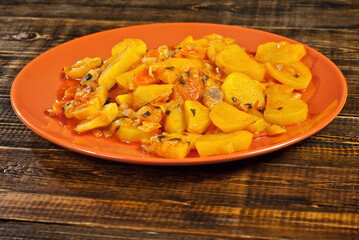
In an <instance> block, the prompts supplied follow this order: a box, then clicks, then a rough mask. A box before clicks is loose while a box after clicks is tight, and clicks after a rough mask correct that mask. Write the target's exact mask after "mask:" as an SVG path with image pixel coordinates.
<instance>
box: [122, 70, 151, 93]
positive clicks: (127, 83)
mask: <svg viewBox="0 0 359 240" xmlns="http://www.w3.org/2000/svg"><path fill="white" fill-rule="evenodd" d="M146 67H147V65H146V64H141V65H140V66H138V67H136V68H134V69H132V70H130V71H128V72H124V73H120V74H119V75H118V76H116V81H117V84H118V85H119V86H121V87H123V88H124V89H127V90H134V89H135V86H134V84H131V82H132V81H133V80H134V79H135V78H136V75H137V73H139V72H140V71H143V70H144V69H145V68H146Z"/></svg>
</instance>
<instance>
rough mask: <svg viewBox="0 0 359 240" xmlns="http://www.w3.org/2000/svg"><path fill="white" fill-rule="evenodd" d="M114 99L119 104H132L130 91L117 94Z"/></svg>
mask: <svg viewBox="0 0 359 240" xmlns="http://www.w3.org/2000/svg"><path fill="white" fill-rule="evenodd" d="M115 100H116V102H117V103H118V105H119V106H120V105H121V104H122V103H127V104H128V105H132V93H127V94H121V95H117V96H116V98H115Z"/></svg>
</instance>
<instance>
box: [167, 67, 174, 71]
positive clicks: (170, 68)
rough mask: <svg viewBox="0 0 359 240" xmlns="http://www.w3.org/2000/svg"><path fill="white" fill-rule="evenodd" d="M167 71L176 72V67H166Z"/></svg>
mask: <svg viewBox="0 0 359 240" xmlns="http://www.w3.org/2000/svg"><path fill="white" fill-rule="evenodd" d="M165 70H171V71H173V70H175V67H174V66H171V67H165Z"/></svg>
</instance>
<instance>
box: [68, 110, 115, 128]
mask: <svg viewBox="0 0 359 240" xmlns="http://www.w3.org/2000/svg"><path fill="white" fill-rule="evenodd" d="M117 114H118V108H117V104H116V103H109V104H106V105H105V106H103V107H102V108H101V110H100V111H98V112H97V113H96V114H95V115H94V116H93V117H91V118H90V119H86V120H83V121H81V122H80V123H79V124H78V125H77V126H76V127H75V129H74V130H75V131H76V132H78V133H83V132H86V131H88V130H92V129H95V128H99V127H104V126H107V125H109V124H110V123H111V122H112V121H113V120H114V119H115V118H116V116H117Z"/></svg>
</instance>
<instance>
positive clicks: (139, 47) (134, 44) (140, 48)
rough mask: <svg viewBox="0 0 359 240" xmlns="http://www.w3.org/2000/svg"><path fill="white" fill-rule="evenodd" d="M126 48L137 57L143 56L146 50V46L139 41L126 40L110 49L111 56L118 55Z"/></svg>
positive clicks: (135, 39)
mask: <svg viewBox="0 0 359 240" xmlns="http://www.w3.org/2000/svg"><path fill="white" fill-rule="evenodd" d="M128 46H131V48H132V49H133V50H134V51H135V52H136V53H137V55H139V56H141V55H142V54H144V53H145V52H146V50H147V46H146V44H145V43H144V42H143V41H142V40H141V39H137V38H126V39H124V40H122V41H121V42H119V43H117V44H116V45H115V46H113V47H112V49H111V54H112V56H118V55H120V54H121V53H122V52H123V51H124V50H125V49H126V48H127V47H128Z"/></svg>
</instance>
